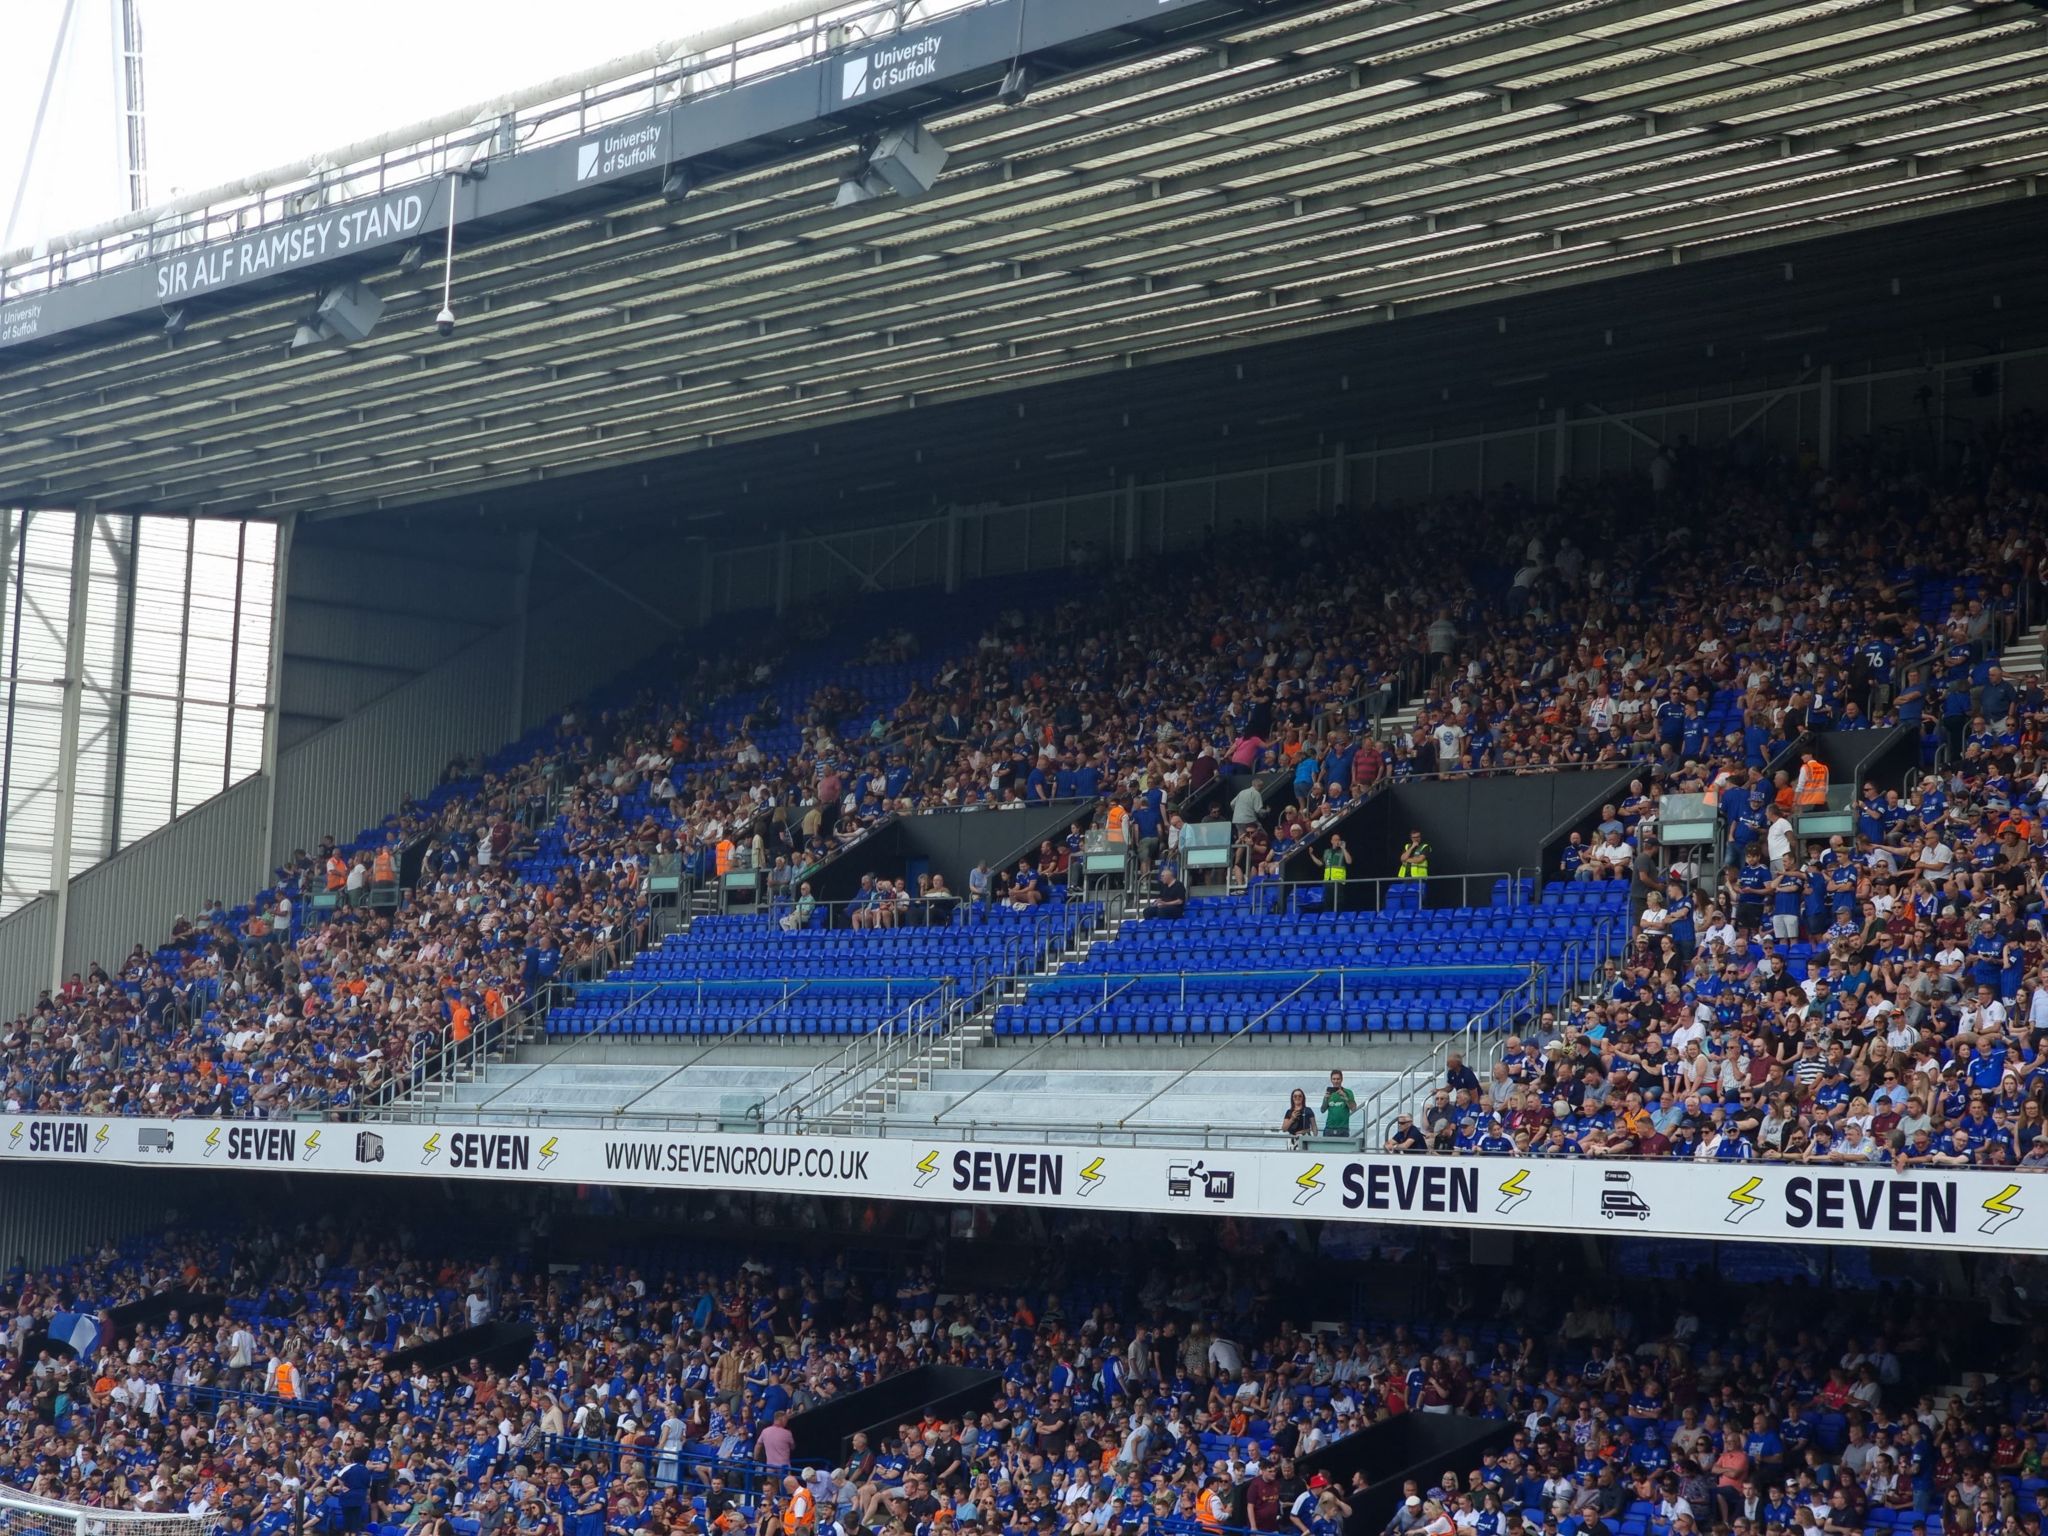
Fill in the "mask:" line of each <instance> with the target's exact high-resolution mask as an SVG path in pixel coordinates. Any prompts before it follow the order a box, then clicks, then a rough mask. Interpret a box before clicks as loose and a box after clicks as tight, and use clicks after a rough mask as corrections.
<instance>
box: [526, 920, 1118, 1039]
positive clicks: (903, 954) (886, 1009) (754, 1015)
mask: <svg viewBox="0 0 2048 1536" xmlns="http://www.w3.org/2000/svg"><path fill="white" fill-rule="evenodd" d="M1098 911H1099V908H1098V907H1097V906H1096V905H1095V904H1094V903H1087V904H1062V903H1055V904H1053V905H1052V906H1049V907H1041V908H1039V909H1038V910H1037V911H1035V912H1029V913H1025V912H1009V911H1004V910H996V911H992V912H989V913H986V914H981V915H977V916H976V917H975V920H973V921H971V922H970V921H967V920H966V915H965V914H962V918H961V920H960V921H959V922H957V923H955V924H954V925H953V926H950V927H944V928H879V929H869V930H862V931H856V930H851V929H811V930H809V931H807V932H803V933H785V932H783V930H782V927H781V925H780V923H779V922H777V921H776V919H775V918H774V917H773V916H771V915H768V914H759V915H754V914H749V915H745V916H714V917H700V918H698V919H697V920H696V921H695V922H693V923H692V924H691V925H690V927H689V931H688V932H687V933H681V934H671V935H670V936H669V937H668V938H667V939H666V940H665V941H663V942H662V943H661V944H660V945H659V946H657V947H655V948H652V949H647V950H643V951H642V952H641V953H640V954H639V955H637V956H635V957H634V960H633V963H632V964H631V965H630V966H627V967H625V968H624V969H622V970H617V971H614V972H612V973H611V974H610V975H609V976H607V977H606V978H605V979H604V980H602V981H596V982H586V983H584V984H583V985H582V986H580V987H578V988H577V989H576V993H575V997H574V1000H573V1001H571V1002H569V1003H566V1004H563V1005H562V1006H560V1007H557V1008H555V1009H554V1010H553V1011H551V1012H550V1013H549V1015H548V1032H549V1033H550V1034H551V1035H585V1034H593V1033H601V1034H608V1035H692V1036H709V1035H740V1034H744V1035H745V1036H747V1037H748V1038H761V1039H774V1038H778V1037H781V1038H786V1037H789V1036H807V1037H814V1036H838V1035H858V1034H866V1033H867V1032H869V1031H871V1030H874V1029H877V1028H880V1027H882V1026H883V1025H885V1024H887V1023H888V1022H889V1021H890V1020H892V1019H901V1018H902V1017H903V1016H904V1015H905V1013H906V1012H907V1011H908V1010H911V1009H912V1008H914V1007H915V1005H917V1004H918V1003H919V1002H920V1001H921V1000H930V1001H937V1000H939V999H940V998H942V997H943V996H944V994H945V989H946V986H947V983H948V982H949V981H951V982H953V983H956V984H957V990H959V991H963V992H964V991H966V990H968V989H971V988H972V987H975V986H977V985H980V984H982V983H985V982H987V981H988V980H990V979H992V978H994V977H998V976H1003V975H1008V974H1011V973H1012V972H1013V971H1015V970H1017V969H1020V968H1021V969H1024V970H1027V971H1028V970H1035V969H1037V968H1039V967H1040V966H1042V965H1044V964H1045V963H1046V961H1047V960H1048V959H1049V958H1050V956H1051V953H1052V952H1053V949H1054V947H1055V946H1056V945H1057V944H1058V942H1059V939H1060V935H1061V933H1062V931H1063V929H1062V924H1061V921H1060V918H1061V916H1062V914H1063V913H1064V915H1065V917H1066V918H1067V919H1068V920H1070V921H1080V922H1088V921H1091V920H1092V919H1093V918H1094V916H1095V915H1096V914H1097V913H1098Z"/></svg>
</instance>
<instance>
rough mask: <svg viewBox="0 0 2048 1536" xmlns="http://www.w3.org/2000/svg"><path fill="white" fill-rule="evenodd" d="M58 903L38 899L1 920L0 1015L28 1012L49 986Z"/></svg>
mask: <svg viewBox="0 0 2048 1536" xmlns="http://www.w3.org/2000/svg"><path fill="white" fill-rule="evenodd" d="M56 922H57V903H56V902H54V901H52V900H51V899H50V898H49V897H47V896H38V897H37V898H36V899H35V900H34V901H32V902H30V903H29V904H28V905H27V906H25V907H17V908H15V910H14V911H12V912H10V913H8V914H7V916H6V917H4V918H0V1014H4V1015H5V1016H6V1017H8V1018H12V1017H14V1016H15V1015H16V1014H18V1013H22V1012H24V1011H26V1010H27V1008H28V1007H29V1005H30V1004H31V1003H33V1002H34V1001H35V1000H36V995H37V994H38V993H39V992H41V991H42V990H43V989H44V988H45V987H47V986H48V985H49V984H50V945H51V943H52V941H53V940H54V938H55V935H56Z"/></svg>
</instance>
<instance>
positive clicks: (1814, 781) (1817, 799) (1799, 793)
mask: <svg viewBox="0 0 2048 1536" xmlns="http://www.w3.org/2000/svg"><path fill="white" fill-rule="evenodd" d="M1792 803H1793V804H1794V805H1796V806H1798V807H1799V809H1801V810H1802V811H1820V810H1825V809H1827V803H1828V765H1827V764H1826V763H1824V762H1822V761H1821V760H1820V759H1819V758H1817V757H1815V756H1814V755H1813V754H1812V753H1810V752H1809V753H1808V754H1807V755H1806V761H1805V762H1803V763H1801V764H1800V765H1799V781H1798V783H1796V784H1794V785H1793V786H1792Z"/></svg>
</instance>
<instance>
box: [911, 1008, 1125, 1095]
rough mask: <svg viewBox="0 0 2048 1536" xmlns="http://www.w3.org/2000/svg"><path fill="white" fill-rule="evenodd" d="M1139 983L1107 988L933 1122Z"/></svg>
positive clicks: (1001, 1078)
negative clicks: (1112, 989)
mask: <svg viewBox="0 0 2048 1536" xmlns="http://www.w3.org/2000/svg"><path fill="white" fill-rule="evenodd" d="M1137 984H1138V982H1137V978H1136V977H1133V978H1131V979H1130V980H1129V981H1127V982H1125V983H1124V984H1123V985H1122V986H1120V987H1118V988H1117V989H1116V990H1115V991H1114V992H1108V991H1105V992H1104V993H1103V995H1102V997H1101V999H1100V1000H1098V1001H1096V1002H1093V1003H1090V1004H1089V1005H1088V1006H1087V1007H1086V1008H1083V1009H1082V1010H1081V1011H1080V1012H1079V1013H1077V1014H1075V1015H1074V1016H1073V1017H1072V1018H1070V1019H1068V1020H1067V1021H1066V1022H1065V1023H1064V1024H1062V1025H1060V1027H1059V1028H1058V1029H1056V1030H1054V1031H1053V1032H1052V1033H1051V1034H1049V1035H1045V1036H1042V1037H1041V1038H1040V1039H1038V1040H1037V1041H1035V1042H1034V1043H1033V1044H1032V1045H1030V1046H1028V1047H1027V1048H1026V1049H1025V1051H1024V1054H1023V1055H1021V1056H1019V1057H1018V1058H1017V1059H1016V1060H1015V1061H1012V1062H1006V1063H1004V1065H1003V1066H1002V1067H1001V1068H1000V1069H998V1070H997V1071H996V1073H995V1074H994V1075H993V1076H991V1077H986V1078H983V1079H982V1080H981V1081H980V1082H978V1083H976V1084H975V1085H974V1086H973V1087H972V1088H970V1089H968V1090H967V1092H965V1093H963V1094H961V1095H960V1097H959V1098H957V1099H955V1100H954V1101H953V1102H952V1103H950V1104H948V1105H947V1106H946V1107H945V1108H944V1109H942V1110H940V1111H939V1112H938V1113H937V1114H936V1115H933V1116H932V1124H933V1125H940V1124H943V1123H944V1122H945V1119H946V1117H947V1116H948V1115H950V1114H952V1113H953V1112H954V1111H955V1110H957V1109H959V1108H960V1106H961V1105H963V1104H965V1103H967V1102H968V1100H970V1099H973V1098H975V1097H977V1096H978V1095H980V1094H981V1093H982V1091H983V1090H984V1089H988V1088H993V1087H995V1086H996V1085H997V1084H998V1083H1000V1082H1001V1081H1002V1080H1003V1079H1004V1078H1006V1077H1008V1076H1009V1075H1010V1074H1011V1073H1012V1072H1014V1071H1015V1070H1016V1069H1017V1068H1019V1067H1021V1066H1023V1065H1024V1063H1025V1062H1027V1061H1029V1060H1030V1059H1031V1058H1032V1057H1033V1056H1036V1055H1037V1054H1038V1053H1039V1052H1040V1051H1042V1050H1044V1049H1045V1048H1046V1047H1047V1046H1049V1045H1051V1044H1052V1043H1053V1042H1054V1041H1056V1040H1064V1039H1066V1038H1067V1037H1068V1036H1069V1035H1070V1034H1072V1033H1073V1032H1074V1031H1076V1030H1077V1029H1079V1027H1080V1025H1081V1023H1082V1021H1083V1020H1085V1019H1091V1018H1093V1017H1095V1016H1096V1015H1097V1014H1098V1013H1101V1012H1102V1011H1103V1010H1104V1009H1106V1008H1108V1007H1109V1005H1110V1004H1111V1003H1113V1002H1115V1001H1116V1000H1117V999H1118V998H1119V997H1121V996H1123V995H1124V993H1126V992H1128V991H1130V990H1131V988H1132V987H1134V986H1136V985H1137Z"/></svg>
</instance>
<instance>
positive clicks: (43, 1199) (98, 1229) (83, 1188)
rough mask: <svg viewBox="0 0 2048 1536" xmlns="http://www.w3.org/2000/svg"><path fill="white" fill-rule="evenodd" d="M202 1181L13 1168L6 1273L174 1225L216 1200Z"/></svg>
mask: <svg viewBox="0 0 2048 1536" xmlns="http://www.w3.org/2000/svg"><path fill="white" fill-rule="evenodd" d="M205 1193H206V1190H205V1186H204V1184H203V1183H202V1181H200V1180H194V1179H183V1180H179V1179H165V1178H163V1177H160V1176H159V1177H154V1178H137V1177H135V1175H134V1172H133V1170H128V1171H125V1172H124V1171H123V1170H120V1169H116V1168H92V1167H84V1168H81V1167H77V1166H65V1165H63V1164H53V1165H51V1166H48V1167H43V1166H39V1165H37V1164H34V1163H21V1162H14V1163H9V1164H8V1172H7V1183H6V1187H5V1189H4V1190H0V1268H5V1267H6V1266H7V1265H8V1264H11V1263H13V1261H14V1260H16V1259H26V1260H27V1261H28V1262H29V1263H30V1264H31V1265H47V1264H61V1263H63V1262H64V1261H65V1260H67V1259H71V1258H74V1257H77V1256H78V1255H80V1254H84V1253H89V1252H91V1251H93V1250H94V1249H96V1248H98V1247H99V1246H100V1245H101V1244H103V1243H107V1242H113V1241H117V1240H119V1239H120V1238H123V1237H127V1236H129V1235H131V1234H133V1233H137V1232H148V1231H152V1230H154V1229H157V1228H161V1227H165V1226H175V1225H176V1224H177V1221H178V1217H179V1214H180V1212H181V1211H188V1212H189V1211H197V1210H201V1209H205V1208H207V1207H208V1206H209V1205H210V1204H211V1202H210V1201H207V1200H205V1199H204V1198H201V1197H202V1196H203V1195H204V1194H205Z"/></svg>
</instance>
